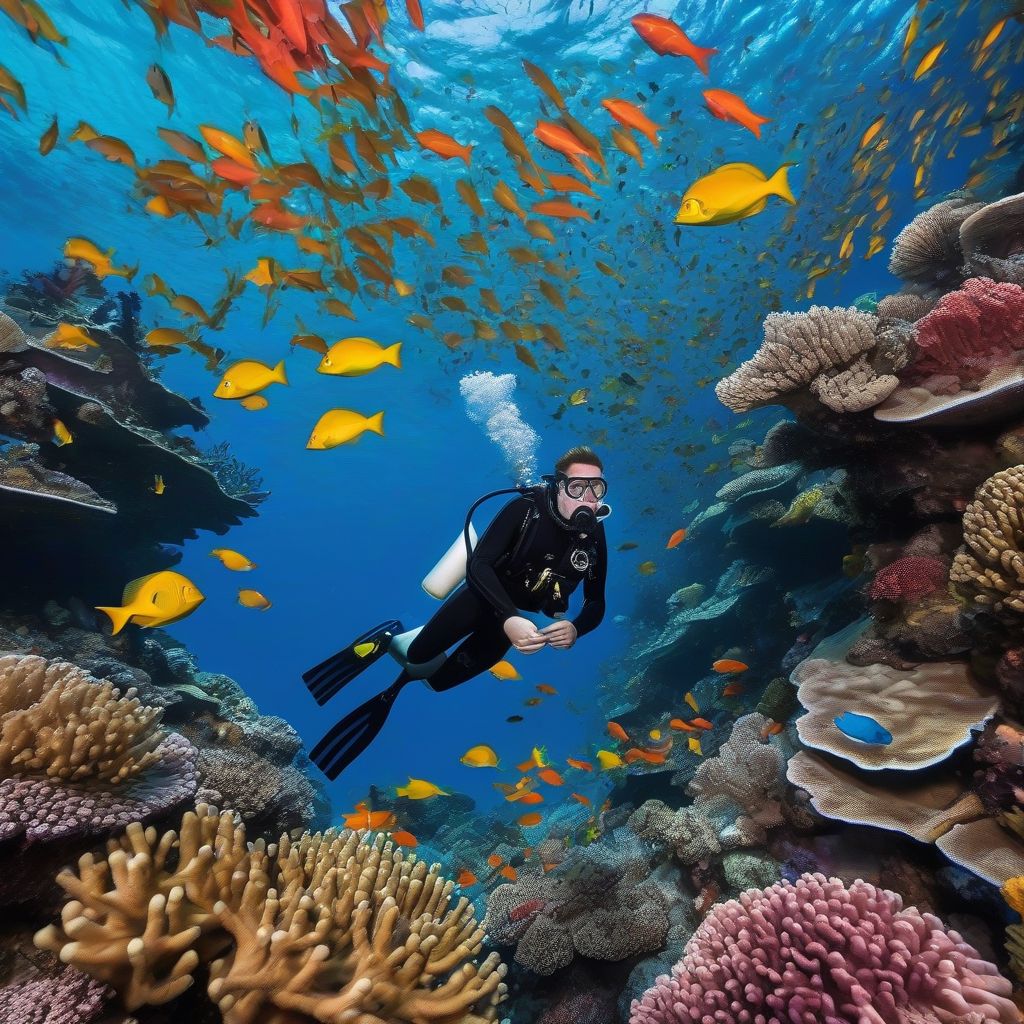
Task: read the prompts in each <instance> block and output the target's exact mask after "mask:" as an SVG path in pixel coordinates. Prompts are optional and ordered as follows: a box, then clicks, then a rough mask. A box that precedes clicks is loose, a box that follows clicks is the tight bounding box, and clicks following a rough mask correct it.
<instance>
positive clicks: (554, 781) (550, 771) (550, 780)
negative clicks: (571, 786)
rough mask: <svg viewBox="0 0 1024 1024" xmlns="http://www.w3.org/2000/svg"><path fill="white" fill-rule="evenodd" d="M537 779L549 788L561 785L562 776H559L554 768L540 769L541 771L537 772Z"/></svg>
mask: <svg viewBox="0 0 1024 1024" xmlns="http://www.w3.org/2000/svg"><path fill="white" fill-rule="evenodd" d="M537 778H539V779H543V780H544V781H545V782H546V783H547V784H548V785H549V786H561V785H563V782H562V776H561V775H559V774H558V772H556V771H555V769H554V768H541V770H540V771H539V772H537Z"/></svg>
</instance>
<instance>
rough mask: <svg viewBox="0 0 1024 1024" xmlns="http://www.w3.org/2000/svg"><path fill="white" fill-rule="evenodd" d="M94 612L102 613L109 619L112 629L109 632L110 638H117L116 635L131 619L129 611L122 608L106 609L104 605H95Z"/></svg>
mask: <svg viewBox="0 0 1024 1024" xmlns="http://www.w3.org/2000/svg"><path fill="white" fill-rule="evenodd" d="M95 608H96V611H98V612H103V613H104V614H105V615H108V616H109V617H110V624H111V625H112V626H113V627H114V628H113V629H112V630H111V636H117V634H118V633H120V632H121V630H122V629H124V627H125V626H127V625H128V621H129V620H130V619H131V617H132V613H131V611H130V609H128V608H123V607H110V608H108V607H106V606H104V605H95Z"/></svg>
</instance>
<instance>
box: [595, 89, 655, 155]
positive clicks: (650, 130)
mask: <svg viewBox="0 0 1024 1024" xmlns="http://www.w3.org/2000/svg"><path fill="white" fill-rule="evenodd" d="M601 106H602V107H604V108H605V110H607V111H608V113H609V114H611V115H612V117H614V118H615V120H616V121H618V122H619V124H624V125H625V126H626V127H627V128H635V129H636V130H637V131H638V132H640V133H641V135H646V136H647V138H649V139H650V140H651V144H652V145H654V146H657V145H658V128H659V127H660V126H659V125H656V124H655V123H654V122H653V121H652V120H651V119H650V118H649V117H648V116H647V115H646V114H645V113H644V112H643V111H642V110H641V109H640V108H639V107H638V106H637V105H636V104H635V103H630V102H629V100H620V99H610V100H601Z"/></svg>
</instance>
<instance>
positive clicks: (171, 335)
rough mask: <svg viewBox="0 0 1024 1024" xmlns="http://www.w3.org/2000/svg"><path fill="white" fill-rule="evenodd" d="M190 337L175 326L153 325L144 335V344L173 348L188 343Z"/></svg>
mask: <svg viewBox="0 0 1024 1024" xmlns="http://www.w3.org/2000/svg"><path fill="white" fill-rule="evenodd" d="M191 341H192V339H191V338H190V337H189V336H188V335H187V334H185V333H184V332H183V331H179V330H178V329H177V328H176V327H155V328H154V329H153V330H151V331H149V333H148V334H147V335H146V344H147V345H152V347H153V348H174V347H176V346H178V345H189V344H190V343H191Z"/></svg>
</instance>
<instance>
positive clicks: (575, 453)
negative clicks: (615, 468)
mask: <svg viewBox="0 0 1024 1024" xmlns="http://www.w3.org/2000/svg"><path fill="white" fill-rule="evenodd" d="M574 462H584V463H586V464H587V465H588V466H597V468H598V469H599V470H601V472H602V473H603V472H604V463H603V462H602V461H601V457H600V456H599V455H598V454H597V452H595V451H594V449H593V448H591V447H589V446H588V445H585V444H578V445H576V447H575V448H570V449H569V450H568V451H567V452H566V453H565V454H564V455H563V456H562V457H561V458H560V459H559V460H558V461H557V462H556V463H555V471H556V472H558V473H564V472H565V471H566V470H567V469H568V468H569V467H570V466H571V465H572V464H573V463H574Z"/></svg>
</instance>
